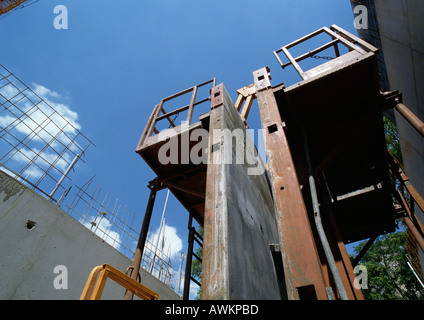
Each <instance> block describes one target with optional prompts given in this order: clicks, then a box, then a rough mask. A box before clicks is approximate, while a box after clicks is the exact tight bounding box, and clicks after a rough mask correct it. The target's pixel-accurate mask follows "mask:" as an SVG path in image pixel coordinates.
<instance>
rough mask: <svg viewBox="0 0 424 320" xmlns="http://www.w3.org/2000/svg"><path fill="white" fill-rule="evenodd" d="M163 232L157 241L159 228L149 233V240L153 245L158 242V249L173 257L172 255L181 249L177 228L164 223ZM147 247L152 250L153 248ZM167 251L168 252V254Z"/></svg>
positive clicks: (178, 252) (181, 243)
mask: <svg viewBox="0 0 424 320" xmlns="http://www.w3.org/2000/svg"><path fill="white" fill-rule="evenodd" d="M164 230H165V231H164V234H162V235H161V239H159V242H158V236H159V228H158V229H157V230H156V231H155V233H153V235H151V237H150V239H149V242H150V243H152V244H153V245H156V243H158V247H159V249H161V250H162V251H163V253H164V254H165V255H167V256H168V258H171V259H174V257H175V256H176V255H178V254H180V252H181V250H182V249H183V241H182V240H181V238H180V237H179V236H178V234H177V229H176V228H175V227H172V226H169V225H167V224H166V223H165V226H164ZM163 239H164V241H163ZM151 247H152V246H150V247H149V249H150V250H152V251H154V248H151ZM168 253H169V254H168Z"/></svg>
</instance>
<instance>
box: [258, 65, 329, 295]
mask: <svg viewBox="0 0 424 320" xmlns="http://www.w3.org/2000/svg"><path fill="white" fill-rule="evenodd" d="M253 76H254V80H255V86H256V90H257V100H258V105H259V112H260V117H261V123H262V128H263V129H265V130H266V153H267V158H268V165H269V173H270V177H271V179H272V192H273V195H274V201H275V207H276V220H277V225H278V232H279V236H280V241H281V252H282V256H283V264H284V273H285V277H286V285H287V294H288V298H289V299H291V300H298V299H299V290H301V288H310V287H311V286H313V289H314V291H315V293H316V297H317V298H318V299H319V300H327V299H328V297H327V292H326V288H325V283H324V280H323V275H322V270H321V265H320V263H319V257H318V253H317V249H316V247H315V243H314V240H313V233H312V230H311V226H310V223H309V218H308V213H307V210H306V207H305V203H304V200H303V196H302V192H301V189H300V185H299V181H298V178H297V174H296V169H295V166H294V162H293V158H292V156H291V152H290V148H289V145H288V140H287V137H286V134H285V132H284V129H283V127H282V125H281V124H282V119H281V115H280V112H279V110H278V105H277V101H276V99H275V96H274V93H273V90H272V88H271V85H270V80H269V75H268V69H267V68H262V69H260V70H257V71H255V72H254V73H253Z"/></svg>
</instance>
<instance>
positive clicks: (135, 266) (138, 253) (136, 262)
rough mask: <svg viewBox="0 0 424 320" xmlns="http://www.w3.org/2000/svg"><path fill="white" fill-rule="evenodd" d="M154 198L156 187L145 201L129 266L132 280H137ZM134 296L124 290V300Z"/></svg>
mask: <svg viewBox="0 0 424 320" xmlns="http://www.w3.org/2000/svg"><path fill="white" fill-rule="evenodd" d="M155 199H156V189H155V188H153V189H151V191H150V195H149V201H148V202H147V208H146V213H145V215H144V219H143V225H142V226H141V231H140V235H139V238H138V243H137V248H136V249H135V253H134V257H133V263H132V266H131V269H132V272H131V274H130V277H131V278H132V279H134V280H137V276H138V273H139V271H140V264H141V258H142V257H143V251H144V246H145V244H146V239H147V233H148V231H149V226H150V219H151V217H152V212H153V206H154V204H155ZM133 297H134V293H133V292H131V291H128V290H127V291H126V292H125V296H124V300H132V299H133Z"/></svg>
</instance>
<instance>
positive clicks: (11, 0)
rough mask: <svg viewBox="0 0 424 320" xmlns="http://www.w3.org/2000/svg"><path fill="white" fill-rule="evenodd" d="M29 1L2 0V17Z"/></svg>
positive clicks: (0, 3) (0, 2)
mask: <svg viewBox="0 0 424 320" xmlns="http://www.w3.org/2000/svg"><path fill="white" fill-rule="evenodd" d="M26 1H27V0H2V1H0V16H1V15H2V14H5V13H7V12H10V11H12V10H13V9H16V8H17V7H18V6H20V5H22V4H23V3H24V2H26Z"/></svg>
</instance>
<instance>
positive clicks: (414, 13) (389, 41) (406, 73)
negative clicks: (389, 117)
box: [375, 0, 424, 222]
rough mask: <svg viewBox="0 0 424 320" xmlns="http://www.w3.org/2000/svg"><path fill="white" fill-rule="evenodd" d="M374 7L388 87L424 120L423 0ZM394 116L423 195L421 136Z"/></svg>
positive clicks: (387, 0) (384, 1)
mask: <svg viewBox="0 0 424 320" xmlns="http://www.w3.org/2000/svg"><path fill="white" fill-rule="evenodd" d="M375 7H376V11H377V17H378V22H379V26H380V37H381V42H382V46H383V52H384V57H385V61H386V68H387V74H388V78H389V83H390V88H391V90H399V91H400V92H402V94H403V101H404V104H405V105H406V106H407V107H408V108H409V109H410V110H411V111H412V112H414V114H415V115H416V116H418V117H419V118H420V119H421V120H422V121H424V91H423V88H424V1H422V0H375ZM395 116H396V123H397V127H398V130H399V136H400V142H401V148H402V155H403V159H404V165H405V172H406V174H407V175H408V177H409V178H410V180H411V182H412V184H413V185H414V187H415V188H416V190H417V191H418V192H419V193H420V194H421V195H422V196H423V195H424V138H423V137H421V136H420V135H419V134H418V133H417V132H416V130H414V129H413V128H412V127H411V125H410V124H409V123H408V122H407V121H406V120H405V119H404V118H403V117H402V116H401V115H400V114H399V113H398V112H397V111H396V112H395ZM415 209H416V210H415V211H416V212H419V208H418V207H417V206H416V208H415ZM418 216H419V218H420V219H421V221H422V222H424V215H422V214H419V215H418Z"/></svg>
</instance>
